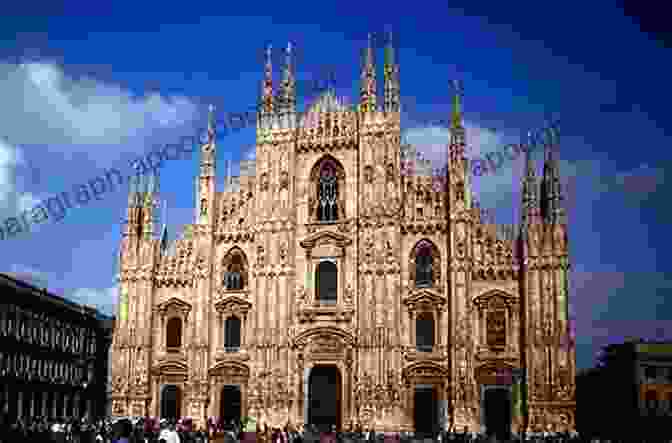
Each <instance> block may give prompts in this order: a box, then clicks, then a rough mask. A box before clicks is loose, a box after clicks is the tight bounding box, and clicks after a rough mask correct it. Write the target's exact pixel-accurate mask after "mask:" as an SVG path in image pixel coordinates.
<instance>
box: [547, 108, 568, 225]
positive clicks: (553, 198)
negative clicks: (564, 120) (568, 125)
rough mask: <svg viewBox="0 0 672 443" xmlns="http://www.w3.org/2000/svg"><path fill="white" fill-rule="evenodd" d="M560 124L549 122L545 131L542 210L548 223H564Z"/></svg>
mask: <svg viewBox="0 0 672 443" xmlns="http://www.w3.org/2000/svg"><path fill="white" fill-rule="evenodd" d="M557 126H558V122H557V121H556V122H548V126H547V128H546V129H545V131H546V135H547V141H546V146H545V149H544V177H543V180H542V185H541V186H542V191H541V208H542V215H543V218H544V221H545V222H546V223H563V222H564V215H565V212H564V208H563V207H562V201H563V196H562V187H561V185H560V168H559V160H558V158H557V151H558V148H559V146H558V145H559V143H560V132H559V130H558V127H557Z"/></svg>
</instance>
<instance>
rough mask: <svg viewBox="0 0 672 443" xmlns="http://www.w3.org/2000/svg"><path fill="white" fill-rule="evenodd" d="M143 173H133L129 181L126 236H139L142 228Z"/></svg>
mask: <svg viewBox="0 0 672 443" xmlns="http://www.w3.org/2000/svg"><path fill="white" fill-rule="evenodd" d="M141 177H142V175H132V176H131V177H130V180H129V182H128V208H127V209H126V226H125V228H124V229H123V231H124V236H138V234H139V230H140V220H139V218H140V207H141V206H140V204H141V201H142V200H141V195H140V192H139V190H140V179H141Z"/></svg>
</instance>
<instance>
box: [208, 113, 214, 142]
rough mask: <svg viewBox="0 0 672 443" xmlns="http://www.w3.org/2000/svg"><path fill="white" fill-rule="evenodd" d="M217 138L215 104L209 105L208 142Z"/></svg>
mask: <svg viewBox="0 0 672 443" xmlns="http://www.w3.org/2000/svg"><path fill="white" fill-rule="evenodd" d="M214 139H215V106H214V105H212V104H211V105H210V106H208V142H212V141H213V140H214Z"/></svg>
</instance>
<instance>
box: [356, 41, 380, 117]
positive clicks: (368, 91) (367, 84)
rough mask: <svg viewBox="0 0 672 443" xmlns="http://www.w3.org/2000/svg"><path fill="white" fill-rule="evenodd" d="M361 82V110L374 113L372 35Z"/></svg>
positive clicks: (374, 80)
mask: <svg viewBox="0 0 672 443" xmlns="http://www.w3.org/2000/svg"><path fill="white" fill-rule="evenodd" d="M361 82H362V85H361V91H360V100H359V110H360V111H361V112H374V111H375V110H376V67H375V62H374V59H373V35H372V34H371V33H369V43H368V46H367V48H366V51H365V56H364V66H362V74H361Z"/></svg>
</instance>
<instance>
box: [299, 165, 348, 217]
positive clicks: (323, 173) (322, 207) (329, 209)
mask: <svg viewBox="0 0 672 443" xmlns="http://www.w3.org/2000/svg"><path fill="white" fill-rule="evenodd" d="M344 186H345V171H344V170H343V167H342V166H341V165H340V163H339V162H338V161H337V160H336V159H335V158H333V157H331V156H326V157H325V158H323V159H322V160H320V161H318V162H317V163H316V164H315V166H314V167H313V169H312V171H311V173H310V187H311V193H310V197H309V202H308V212H309V218H310V220H312V221H317V222H324V223H327V222H335V221H337V220H339V219H341V218H342V217H343V214H344V210H345V207H344V202H343V200H342V199H341V196H342V193H343V189H344Z"/></svg>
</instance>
